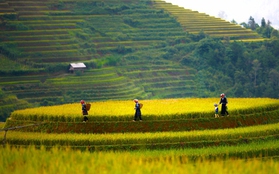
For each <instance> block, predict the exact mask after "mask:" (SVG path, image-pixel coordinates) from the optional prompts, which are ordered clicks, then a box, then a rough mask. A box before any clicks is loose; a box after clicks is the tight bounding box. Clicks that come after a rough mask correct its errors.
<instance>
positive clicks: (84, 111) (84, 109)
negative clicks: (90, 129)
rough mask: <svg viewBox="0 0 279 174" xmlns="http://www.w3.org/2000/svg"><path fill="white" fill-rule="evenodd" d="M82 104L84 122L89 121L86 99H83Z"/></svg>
mask: <svg viewBox="0 0 279 174" xmlns="http://www.w3.org/2000/svg"><path fill="white" fill-rule="evenodd" d="M80 104H81V110H82V115H83V122H87V121H88V117H87V116H86V115H88V112H87V109H86V104H85V102H84V100H81V101H80Z"/></svg>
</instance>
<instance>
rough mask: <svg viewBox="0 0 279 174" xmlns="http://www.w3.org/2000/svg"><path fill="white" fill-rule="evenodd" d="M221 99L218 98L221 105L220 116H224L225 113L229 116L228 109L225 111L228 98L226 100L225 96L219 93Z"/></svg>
mask: <svg viewBox="0 0 279 174" xmlns="http://www.w3.org/2000/svg"><path fill="white" fill-rule="evenodd" d="M220 97H221V99H220V102H219V104H222V107H221V116H225V114H227V116H230V115H229V113H228V111H227V104H228V100H227V97H226V96H225V94H224V93H222V94H221V95H220Z"/></svg>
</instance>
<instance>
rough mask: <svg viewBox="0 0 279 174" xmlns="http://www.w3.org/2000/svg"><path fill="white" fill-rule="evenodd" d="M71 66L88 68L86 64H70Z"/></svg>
mask: <svg viewBox="0 0 279 174" xmlns="http://www.w3.org/2000/svg"><path fill="white" fill-rule="evenodd" d="M70 66H71V67H73V68H86V66H85V64H84V63H70Z"/></svg>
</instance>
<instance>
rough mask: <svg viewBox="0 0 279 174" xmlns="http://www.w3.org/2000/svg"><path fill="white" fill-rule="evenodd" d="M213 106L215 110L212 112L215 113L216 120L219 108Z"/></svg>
mask: <svg viewBox="0 0 279 174" xmlns="http://www.w3.org/2000/svg"><path fill="white" fill-rule="evenodd" d="M214 106H215V109H214V111H215V118H218V117H219V114H218V110H219V108H218V105H217V104H216V103H215V104H214Z"/></svg>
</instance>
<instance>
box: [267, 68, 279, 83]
mask: <svg viewBox="0 0 279 174" xmlns="http://www.w3.org/2000/svg"><path fill="white" fill-rule="evenodd" d="M269 80H270V82H271V83H272V84H273V85H274V86H276V87H279V72H278V71H277V70H276V69H272V70H271V71H270V72H269Z"/></svg>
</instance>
